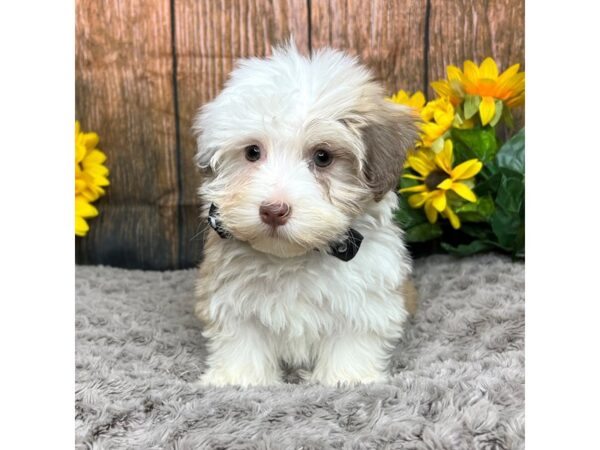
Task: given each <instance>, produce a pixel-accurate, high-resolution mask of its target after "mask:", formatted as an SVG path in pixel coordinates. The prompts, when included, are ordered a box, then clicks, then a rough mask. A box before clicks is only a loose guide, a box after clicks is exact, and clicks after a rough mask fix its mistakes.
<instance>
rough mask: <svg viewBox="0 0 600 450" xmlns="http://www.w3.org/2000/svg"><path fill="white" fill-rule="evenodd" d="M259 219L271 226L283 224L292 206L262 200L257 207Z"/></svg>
mask: <svg viewBox="0 0 600 450" xmlns="http://www.w3.org/2000/svg"><path fill="white" fill-rule="evenodd" d="M258 213H259V214H260V220H262V221H263V222H264V223H266V224H267V225H270V226H272V227H278V226H280V225H283V224H285V223H286V222H287V221H288V219H289V217H290V214H291V213H292V207H291V206H290V205H288V204H287V203H266V202H263V204H262V205H260V208H259V209H258Z"/></svg>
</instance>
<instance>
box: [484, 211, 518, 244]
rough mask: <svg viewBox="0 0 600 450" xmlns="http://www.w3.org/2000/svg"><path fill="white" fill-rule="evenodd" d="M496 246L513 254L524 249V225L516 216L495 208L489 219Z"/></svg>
mask: <svg viewBox="0 0 600 450" xmlns="http://www.w3.org/2000/svg"><path fill="white" fill-rule="evenodd" d="M490 224H491V226H492V230H493V231H494V234H495V235H496V237H497V239H498V244H499V245H500V246H501V247H503V248H504V249H506V250H508V251H512V252H513V253H514V254H516V253H518V252H523V251H524V248H525V224H524V223H523V221H522V220H520V218H519V217H518V216H515V215H514V214H508V213H506V212H505V211H503V210H502V209H501V208H497V209H496V211H495V212H494V214H492V217H491V219H490Z"/></svg>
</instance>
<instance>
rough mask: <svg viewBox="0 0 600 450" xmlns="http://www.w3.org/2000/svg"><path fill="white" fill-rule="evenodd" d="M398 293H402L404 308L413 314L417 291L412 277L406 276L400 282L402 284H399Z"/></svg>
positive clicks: (416, 303)
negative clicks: (402, 281)
mask: <svg viewBox="0 0 600 450" xmlns="http://www.w3.org/2000/svg"><path fill="white" fill-rule="evenodd" d="M400 293H401V294H402V298H404V306H405V307H406V310H407V311H408V312H409V313H410V314H413V315H414V314H415V313H416V312H417V305H418V301H419V293H418V292H417V288H416V287H415V284H414V283H413V280H412V278H407V279H406V280H405V281H404V283H402V286H400Z"/></svg>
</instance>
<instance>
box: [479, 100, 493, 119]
mask: <svg viewBox="0 0 600 450" xmlns="http://www.w3.org/2000/svg"><path fill="white" fill-rule="evenodd" d="M495 114H496V103H494V99H493V98H492V97H483V99H481V103H480V104H479V115H480V117H481V125H487V124H488V123H490V121H491V120H492V119H493V118H494V115H495Z"/></svg>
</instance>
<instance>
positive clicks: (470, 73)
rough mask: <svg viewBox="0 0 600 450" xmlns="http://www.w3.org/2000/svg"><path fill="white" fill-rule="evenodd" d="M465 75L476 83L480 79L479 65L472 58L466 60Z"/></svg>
mask: <svg viewBox="0 0 600 450" xmlns="http://www.w3.org/2000/svg"><path fill="white" fill-rule="evenodd" d="M463 68H464V72H465V77H466V78H467V80H468V81H470V82H471V83H476V82H477V80H478V79H479V67H477V64H475V63H474V62H473V61H471V60H466V61H465V63H464V65H463Z"/></svg>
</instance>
